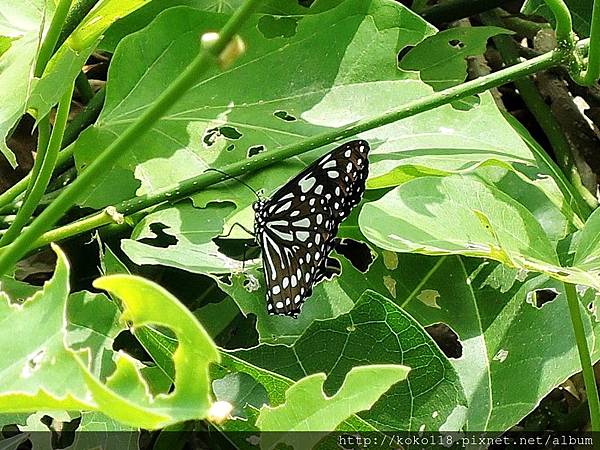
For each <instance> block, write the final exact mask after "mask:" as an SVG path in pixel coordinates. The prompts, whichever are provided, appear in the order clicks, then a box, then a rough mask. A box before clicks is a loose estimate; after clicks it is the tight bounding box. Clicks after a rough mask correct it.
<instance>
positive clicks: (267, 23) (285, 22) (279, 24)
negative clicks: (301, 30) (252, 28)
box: [258, 16, 298, 39]
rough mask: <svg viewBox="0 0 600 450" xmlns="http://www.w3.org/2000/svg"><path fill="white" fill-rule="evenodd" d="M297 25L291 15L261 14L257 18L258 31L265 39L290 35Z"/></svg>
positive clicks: (294, 32)
mask: <svg viewBox="0 0 600 450" xmlns="http://www.w3.org/2000/svg"><path fill="white" fill-rule="evenodd" d="M297 26H298V21H297V20H296V19H294V18H292V17H275V16H262V17H261V18H260V19H259V20H258V31H260V32H261V33H262V34H263V36H264V37H266V38H267V39H274V38H278V37H284V38H289V37H292V36H293V35H295V34H296V27H297Z"/></svg>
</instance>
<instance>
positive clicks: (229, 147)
mask: <svg viewBox="0 0 600 450" xmlns="http://www.w3.org/2000/svg"><path fill="white" fill-rule="evenodd" d="M233 149H235V145H233V144H230V145H228V146H227V151H228V152H230V151H232V150H233Z"/></svg>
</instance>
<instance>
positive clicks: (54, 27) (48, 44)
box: [34, 0, 71, 78]
mask: <svg viewBox="0 0 600 450" xmlns="http://www.w3.org/2000/svg"><path fill="white" fill-rule="evenodd" d="M70 6H71V0H60V1H59V2H58V5H57V6H56V10H55V11H54V15H53V16H52V21H51V22H50V27H49V28H48V33H46V37H45V38H44V41H43V42H42V45H41V46H40V51H39V53H38V57H37V61H36V63H35V70H34V75H35V76H36V77H37V78H39V77H41V76H42V74H43V73H44V69H45V68H46V65H47V64H48V61H50V58H51V57H52V54H53V53H54V49H55V48H56V43H57V42H58V37H59V36H60V31H61V30H62V27H63V25H64V23H65V18H66V17H67V14H68V13H69V7H70Z"/></svg>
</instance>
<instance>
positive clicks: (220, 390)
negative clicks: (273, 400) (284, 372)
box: [212, 372, 269, 419]
mask: <svg viewBox="0 0 600 450" xmlns="http://www.w3.org/2000/svg"><path fill="white" fill-rule="evenodd" d="M212 387H213V391H214V393H215V396H216V397H217V400H223V401H227V402H229V403H231V404H232V405H233V406H234V409H233V411H232V412H231V415H232V416H234V417H240V418H242V419H245V418H246V414H245V413H244V408H246V407H247V406H253V407H254V408H257V409H259V408H260V407H261V406H263V405H264V404H268V403H269V397H268V394H267V390H266V389H265V387H264V386H263V385H262V384H260V383H258V382H257V381H256V380H255V379H254V378H252V376H251V375H248V374H247V373H243V372H242V373H240V372H237V373H231V374H229V375H226V376H224V377H223V378H220V379H218V380H215V381H213V384H212Z"/></svg>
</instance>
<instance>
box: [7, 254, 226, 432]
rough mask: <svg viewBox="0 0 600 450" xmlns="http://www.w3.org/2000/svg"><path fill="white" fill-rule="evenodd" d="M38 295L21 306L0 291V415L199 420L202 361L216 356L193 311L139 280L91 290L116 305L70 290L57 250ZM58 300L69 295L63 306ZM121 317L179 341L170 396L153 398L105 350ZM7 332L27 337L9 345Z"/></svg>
mask: <svg viewBox="0 0 600 450" xmlns="http://www.w3.org/2000/svg"><path fill="white" fill-rule="evenodd" d="M55 251H56V253H57V256H58V261H57V266H56V271H55V273H54V276H53V277H52V279H51V280H50V281H48V282H47V283H46V284H45V285H44V287H43V289H42V290H39V291H37V292H35V293H34V294H33V296H32V297H30V298H28V299H26V300H25V301H24V302H21V303H11V302H10V299H9V297H8V296H7V295H6V294H5V293H4V292H0V296H1V298H0V300H1V302H0V309H2V317H3V320H4V322H5V324H7V326H6V327H5V328H4V331H3V332H2V333H0V344H1V345H3V346H4V348H11V352H9V353H6V354H5V355H4V357H3V358H0V373H2V389H1V390H0V412H2V413H13V412H28V411H36V410H82V411H91V412H101V413H103V414H105V415H107V416H109V417H110V418H112V419H116V420H117V421H120V422H122V423H124V424H129V425H131V426H134V427H143V428H158V427H161V426H165V425H169V424H171V423H175V422H180V421H184V420H191V419H200V418H203V417H205V415H206V414H207V411H208V408H209V406H210V404H211V400H210V397H209V392H210V383H209V378H208V365H209V364H210V363H211V362H213V361H218V359H219V355H218V352H217V350H216V348H215V346H214V344H213V343H212V341H211V340H210V338H209V337H208V335H207V334H206V332H205V331H204V330H203V329H202V327H201V326H200V325H199V324H198V322H197V321H196V319H195V318H194V317H193V315H192V314H191V313H190V312H189V311H188V310H187V308H185V307H184V306H183V305H181V304H180V303H179V302H178V301H177V300H176V299H175V298H174V297H173V296H171V295H170V294H168V293H167V292H166V291H164V290H162V289H161V288H159V287H158V286H157V285H155V284H153V283H150V282H148V281H146V280H144V279H142V278H137V277H133V276H130V275H114V276H110V277H104V278H100V279H98V280H96V283H95V285H96V286H97V287H102V288H105V289H108V290H110V291H111V293H113V294H115V295H117V296H118V297H119V298H120V299H121V301H122V302H123V305H124V312H123V314H122V315H121V317H119V316H120V315H119V312H118V308H117V307H116V305H115V304H114V303H112V302H109V301H108V299H107V297H105V296H104V295H101V294H90V293H86V292H82V293H78V294H75V295H73V296H71V297H68V294H69V282H68V281H69V268H68V263H67V260H66V258H65V256H64V254H63V253H62V252H61V251H60V250H59V249H58V248H57V247H55ZM67 299H69V300H68V301H67ZM120 320H125V321H127V322H128V323H130V324H131V327H132V328H133V329H134V330H135V329H136V327H143V326H144V325H146V324H153V325H158V326H163V327H166V328H169V329H170V330H172V331H173V332H174V333H175V334H176V335H177V336H178V338H179V345H178V347H177V349H176V350H174V352H173V360H172V361H173V364H174V366H175V369H176V370H175V390H174V391H173V392H172V393H171V394H168V395H159V396H154V397H153V396H152V395H151V394H150V392H149V391H148V386H147V383H146V381H145V380H144V379H143V376H142V375H141V364H140V363H139V361H136V360H134V359H133V358H131V357H130V356H128V355H127V354H125V353H121V352H119V353H115V352H114V351H113V350H112V345H113V340H114V338H115V336H116V334H117V333H118V332H119V331H121V330H122V327H121V326H120V325H119V322H120ZM15 335H17V336H18V335H22V336H27V339H24V340H23V339H19V340H15V339H14V336H15Z"/></svg>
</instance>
